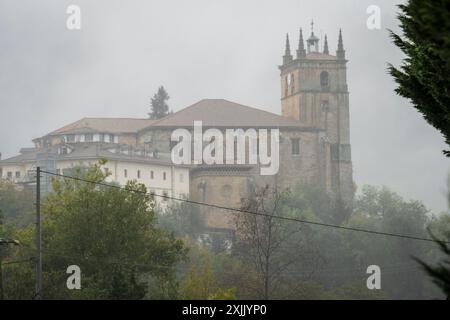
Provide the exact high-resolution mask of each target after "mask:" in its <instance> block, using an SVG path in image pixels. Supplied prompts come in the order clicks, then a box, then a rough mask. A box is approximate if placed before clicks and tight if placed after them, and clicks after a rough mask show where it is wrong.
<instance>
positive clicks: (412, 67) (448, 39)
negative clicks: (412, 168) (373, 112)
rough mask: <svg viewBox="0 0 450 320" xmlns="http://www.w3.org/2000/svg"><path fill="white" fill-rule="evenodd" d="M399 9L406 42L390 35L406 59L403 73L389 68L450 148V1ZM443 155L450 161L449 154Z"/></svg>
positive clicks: (413, 1) (411, 2)
mask: <svg viewBox="0 0 450 320" xmlns="http://www.w3.org/2000/svg"><path fill="white" fill-rule="evenodd" d="M399 7H400V10H401V14H400V15H399V17H398V19H399V21H400V27H401V29H402V31H403V38H402V37H401V36H400V35H397V34H394V33H392V32H391V35H392V38H393V41H394V43H395V44H396V45H397V47H399V48H400V49H401V50H402V51H403V53H404V54H405V55H406V59H405V60H404V63H403V65H402V66H401V68H400V69H397V68H395V67H393V66H392V65H391V66H390V68H389V69H390V73H391V75H392V76H393V77H394V79H395V81H396V82H397V84H398V87H397V89H396V92H397V93H398V94H399V95H401V96H403V97H405V98H408V99H410V100H411V101H412V103H413V105H414V107H415V108H416V109H417V110H418V111H419V112H420V113H421V114H422V115H423V117H424V118H425V120H426V121H428V123H430V124H431V125H432V126H434V127H435V128H436V129H438V130H439V131H440V132H441V133H442V134H443V135H444V137H445V139H446V143H447V144H448V145H450V11H449V7H450V0H430V1H423V0H408V2H407V3H406V4H402V5H400V6H399ZM444 153H445V154H446V155H447V156H448V157H450V151H448V150H447V151H444Z"/></svg>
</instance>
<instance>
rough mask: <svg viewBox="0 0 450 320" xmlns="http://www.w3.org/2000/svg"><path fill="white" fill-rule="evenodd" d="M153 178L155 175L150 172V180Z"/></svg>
mask: <svg viewBox="0 0 450 320" xmlns="http://www.w3.org/2000/svg"><path fill="white" fill-rule="evenodd" d="M154 178H155V173H154V172H153V170H152V171H150V179H152V180H153V179H154Z"/></svg>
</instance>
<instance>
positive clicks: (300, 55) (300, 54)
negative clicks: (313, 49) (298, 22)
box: [297, 28, 306, 59]
mask: <svg viewBox="0 0 450 320" xmlns="http://www.w3.org/2000/svg"><path fill="white" fill-rule="evenodd" d="M304 57H306V50H305V44H304V41H303V31H302V29H301V28H300V37H299V39H298V49H297V59H300V58H304Z"/></svg>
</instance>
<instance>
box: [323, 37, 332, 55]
mask: <svg viewBox="0 0 450 320" xmlns="http://www.w3.org/2000/svg"><path fill="white" fill-rule="evenodd" d="M323 53H324V54H330V52H329V51H328V39H327V35H325V42H324V44H323Z"/></svg>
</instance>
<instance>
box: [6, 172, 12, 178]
mask: <svg viewBox="0 0 450 320" xmlns="http://www.w3.org/2000/svg"><path fill="white" fill-rule="evenodd" d="M6 177H7V178H8V179H12V172H11V171H8V173H7V174H6Z"/></svg>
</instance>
